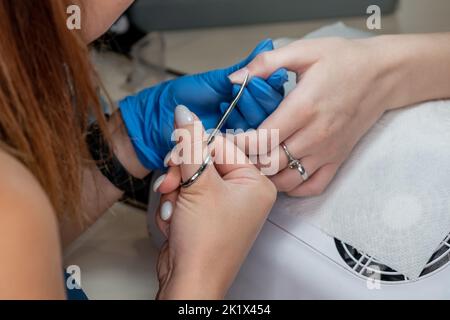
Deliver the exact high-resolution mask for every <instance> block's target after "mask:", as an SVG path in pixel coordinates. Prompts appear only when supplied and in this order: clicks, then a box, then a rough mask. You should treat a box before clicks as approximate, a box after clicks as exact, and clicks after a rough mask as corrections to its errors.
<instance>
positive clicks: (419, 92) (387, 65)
mask: <svg viewBox="0 0 450 320" xmlns="http://www.w3.org/2000/svg"><path fill="white" fill-rule="evenodd" d="M448 40H449V34H434V35H433V34H426V35H384V36H378V37H374V38H370V39H367V40H366V41H367V42H368V43H369V45H370V47H371V49H372V52H373V55H372V60H373V61H375V62H376V64H377V66H378V68H379V71H380V72H379V77H378V79H381V80H382V81H383V82H384V83H383V88H384V90H385V101H387V102H388V104H387V105H386V109H387V110H390V109H395V108H400V107H404V106H409V105H413V104H416V103H420V102H424V101H429V100H434V99H442V98H448V97H450V84H449V82H450V73H449V72H448V70H450V59H449V58H448V57H449V56H450V45H448V44H446V43H447V42H448Z"/></svg>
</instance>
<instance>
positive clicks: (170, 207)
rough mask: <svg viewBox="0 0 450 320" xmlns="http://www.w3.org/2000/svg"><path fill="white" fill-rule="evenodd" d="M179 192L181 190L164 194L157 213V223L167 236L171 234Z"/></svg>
mask: <svg viewBox="0 0 450 320" xmlns="http://www.w3.org/2000/svg"><path fill="white" fill-rule="evenodd" d="M178 194H179V191H178V190H175V191H174V192H171V193H169V194H165V195H162V196H161V200H160V203H159V207H158V209H157V211H156V214H155V221H156V225H157V226H158V229H159V230H160V231H161V233H162V234H163V235H164V236H165V237H166V238H167V237H168V236H169V232H170V222H171V220H172V215H173V213H174V211H175V206H176V203H177V198H178Z"/></svg>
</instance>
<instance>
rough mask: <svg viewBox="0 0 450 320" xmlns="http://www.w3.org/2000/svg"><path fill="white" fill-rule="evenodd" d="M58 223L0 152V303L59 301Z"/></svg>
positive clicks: (27, 177)
mask: <svg viewBox="0 0 450 320" xmlns="http://www.w3.org/2000/svg"><path fill="white" fill-rule="evenodd" d="M60 250H61V249H60V240H59V231H58V223H57V218H56V216H55V214H54V211H53V209H52V206H51V204H50V201H49V200H48V197H47V196H46V194H45V191H44V190H43V188H42V187H41V186H40V184H39V183H38V181H37V179H36V178H35V177H34V176H33V175H32V174H31V172H30V171H29V170H28V169H27V168H26V167H25V166H23V165H22V164H21V163H20V162H19V161H18V160H16V159H15V158H14V157H12V156H10V155H8V154H7V153H5V152H4V151H1V150H0V261H2V263H1V264H0V283H1V284H2V285H1V286H0V299H54V298H59V297H63V296H64V290H63V286H62V278H61V277H62V275H61V266H62V262H61V257H60Z"/></svg>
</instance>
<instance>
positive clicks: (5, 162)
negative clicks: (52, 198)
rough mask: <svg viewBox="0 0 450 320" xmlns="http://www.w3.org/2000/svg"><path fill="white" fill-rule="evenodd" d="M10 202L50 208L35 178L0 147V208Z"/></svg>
mask: <svg viewBox="0 0 450 320" xmlns="http://www.w3.org/2000/svg"><path fill="white" fill-rule="evenodd" d="M11 203H14V205H15V206H17V205H27V204H29V205H33V206H36V205H37V206H42V207H43V209H47V210H51V205H50V203H49V200H48V198H47V196H46V194H45V191H44V190H43V188H42V187H41V185H40V184H39V182H38V181H37V179H36V178H35V177H34V176H33V175H32V174H31V172H30V171H29V170H28V169H27V168H26V167H25V166H24V165H23V164H22V163H21V162H20V161H18V160H17V159H16V158H14V157H13V156H11V155H9V154H8V153H6V152H4V151H2V150H1V149H0V208H2V207H5V206H6V205H8V204H11Z"/></svg>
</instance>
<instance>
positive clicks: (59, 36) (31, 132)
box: [0, 0, 105, 215]
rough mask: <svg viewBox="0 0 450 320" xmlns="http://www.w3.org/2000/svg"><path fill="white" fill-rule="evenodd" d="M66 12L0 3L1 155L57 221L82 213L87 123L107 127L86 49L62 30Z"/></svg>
mask: <svg viewBox="0 0 450 320" xmlns="http://www.w3.org/2000/svg"><path fill="white" fill-rule="evenodd" d="M70 2H71V3H73V1H70ZM68 5H69V3H68V1H66V0H1V1H0V148H2V149H3V150H6V152H8V153H10V154H12V155H13V156H15V157H16V158H17V159H18V160H19V161H21V162H22V163H23V164H24V165H25V166H26V167H27V168H28V169H29V170H30V171H31V172H32V173H33V174H34V175H35V177H36V178H37V179H38V180H39V182H40V183H41V185H42V187H43V188H44V190H45V191H46V192H47V194H48V196H49V198H50V200H51V202H52V204H53V206H54V208H55V210H56V212H57V213H58V215H61V214H64V213H68V214H72V215H77V214H78V213H79V212H78V210H79V204H80V197H81V184H82V170H83V167H84V166H85V165H86V160H87V159H89V158H90V157H89V153H88V150H87V146H86V144H85V134H86V131H87V125H88V121H89V118H90V117H94V118H97V119H98V121H99V122H100V123H101V125H102V127H103V128H104V125H105V123H104V118H103V114H102V110H101V107H100V104H99V100H98V97H97V91H96V84H95V82H96V81H95V80H94V79H95V78H94V73H93V68H92V66H91V64H90V59H89V52H88V48H87V46H86V44H85V43H84V42H83V41H82V38H81V35H80V34H79V32H77V31H72V30H69V29H68V28H67V26H66V19H67V17H68V16H67V14H66V8H67V6H68Z"/></svg>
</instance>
